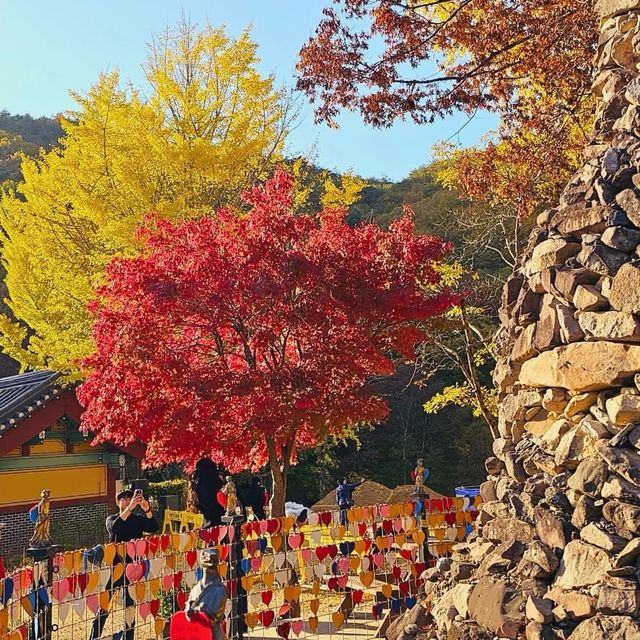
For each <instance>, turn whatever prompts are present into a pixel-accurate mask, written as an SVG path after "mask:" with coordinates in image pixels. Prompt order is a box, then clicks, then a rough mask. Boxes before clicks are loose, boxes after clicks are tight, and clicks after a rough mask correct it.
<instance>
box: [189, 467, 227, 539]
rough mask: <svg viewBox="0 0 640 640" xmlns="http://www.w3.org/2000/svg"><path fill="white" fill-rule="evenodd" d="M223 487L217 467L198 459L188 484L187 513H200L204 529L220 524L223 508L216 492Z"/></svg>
mask: <svg viewBox="0 0 640 640" xmlns="http://www.w3.org/2000/svg"><path fill="white" fill-rule="evenodd" d="M223 486H224V482H223V481H222V478H221V475H220V469H218V465H217V464H216V463H215V462H213V460H210V459H209V458H200V460H198V462H197V463H196V468H195V470H194V472H193V475H192V476H191V480H190V482H189V492H188V495H187V511H191V512H192V513H201V514H202V515H203V516H204V524H203V527H204V528H205V529H208V528H209V527H216V526H218V525H220V524H222V516H223V515H224V507H223V506H222V505H221V504H220V503H219V502H218V492H219V491H220V490H221V489H222V487H223Z"/></svg>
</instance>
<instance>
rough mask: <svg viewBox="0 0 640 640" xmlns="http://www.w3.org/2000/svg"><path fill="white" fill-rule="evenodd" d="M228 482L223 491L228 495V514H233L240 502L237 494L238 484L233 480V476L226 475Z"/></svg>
mask: <svg viewBox="0 0 640 640" xmlns="http://www.w3.org/2000/svg"><path fill="white" fill-rule="evenodd" d="M226 480H227V484H225V485H224V488H223V489H222V491H223V493H224V494H225V495H226V496H227V511H226V514H227V515H228V516H233V515H235V513H236V505H237V504H238V498H237V496H236V485H235V484H234V482H233V479H232V478H231V476H227V477H226Z"/></svg>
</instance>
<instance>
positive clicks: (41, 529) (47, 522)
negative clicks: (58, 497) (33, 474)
mask: <svg viewBox="0 0 640 640" xmlns="http://www.w3.org/2000/svg"><path fill="white" fill-rule="evenodd" d="M49 494H50V492H49V489H43V490H42V492H41V493H40V502H38V504H37V505H35V506H33V507H31V509H30V511H29V513H32V512H33V511H35V510H37V513H38V519H37V520H36V525H35V528H34V530H33V536H32V537H31V540H30V541H29V544H30V545H31V547H32V548H34V549H42V548H44V547H49V546H51V544H52V543H53V541H52V539H51V535H50V533H49V529H50V527H51V518H50V515H49V509H50V507H49Z"/></svg>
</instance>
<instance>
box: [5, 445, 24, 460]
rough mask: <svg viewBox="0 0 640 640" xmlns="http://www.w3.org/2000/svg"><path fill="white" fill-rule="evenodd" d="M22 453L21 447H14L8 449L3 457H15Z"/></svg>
mask: <svg viewBox="0 0 640 640" xmlns="http://www.w3.org/2000/svg"><path fill="white" fill-rule="evenodd" d="M21 455H22V449H21V448H20V447H16V448H15V449H11V451H9V453H5V454H4V457H5V458H9V457H11V458H15V457H18V458H19V457H20V456H21Z"/></svg>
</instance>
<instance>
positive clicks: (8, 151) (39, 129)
mask: <svg viewBox="0 0 640 640" xmlns="http://www.w3.org/2000/svg"><path fill="white" fill-rule="evenodd" d="M61 135H62V128H61V127H60V124H59V123H58V121H57V120H56V119H54V118H44V117H43V118H32V117H31V116H30V115H28V114H27V115H12V114H10V113H9V112H8V111H4V110H3V111H0V184H2V183H3V182H6V181H7V180H11V181H12V182H19V181H20V179H21V178H22V173H21V171H20V154H21V153H25V154H26V155H28V156H32V157H35V156H37V155H38V153H39V151H40V149H41V148H45V149H50V148H51V147H52V146H53V145H55V144H56V142H57V141H58V139H59V138H60V136H61Z"/></svg>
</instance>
